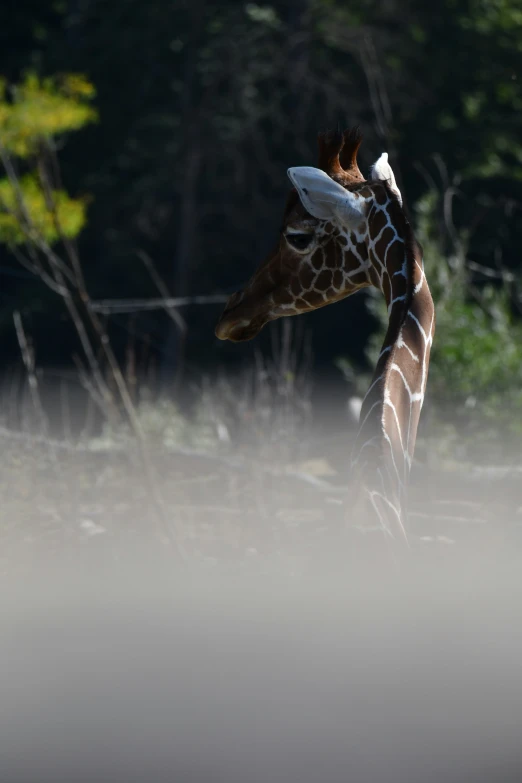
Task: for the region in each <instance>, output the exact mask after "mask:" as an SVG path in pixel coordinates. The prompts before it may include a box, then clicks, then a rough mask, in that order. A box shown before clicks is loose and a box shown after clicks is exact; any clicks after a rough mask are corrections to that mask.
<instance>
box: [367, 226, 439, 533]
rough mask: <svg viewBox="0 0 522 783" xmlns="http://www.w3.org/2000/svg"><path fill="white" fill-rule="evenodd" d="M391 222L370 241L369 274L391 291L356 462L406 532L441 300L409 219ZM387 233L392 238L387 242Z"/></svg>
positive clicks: (390, 518) (386, 522)
mask: <svg viewBox="0 0 522 783" xmlns="http://www.w3.org/2000/svg"><path fill="white" fill-rule="evenodd" d="M403 222H404V226H403V227H402V230H397V228H396V227H395V226H394V224H393V223H391V222H390V219H389V215H387V221H386V225H385V226H384V228H382V229H381V230H380V231H379V233H378V234H377V235H375V239H374V240H373V241H370V242H369V258H370V268H369V277H370V280H371V282H372V284H373V285H375V286H376V287H377V288H379V289H380V290H381V291H382V293H383V294H384V297H385V300H386V304H387V308H388V316H389V323H388V329H387V332H386V336H385V339H384V343H383V346H382V350H381V353H380V355H379V358H378V361H377V366H376V368H375V372H374V375H373V378H372V382H371V384H370V387H369V389H368V391H367V393H366V396H365V398H364V401H363V404H362V408H361V415H360V422H359V432H358V435H357V438H356V442H355V447H354V452H353V458H352V467H353V471H354V475H355V476H357V480H358V483H359V484H360V486H361V487H362V489H363V494H364V496H365V499H366V502H367V503H369V504H370V508H372V509H373V512H372V515H373V516H375V512H376V513H377V516H378V518H379V520H380V523H381V525H382V526H383V527H384V529H385V530H387V531H388V532H390V533H392V534H393V532H394V530H395V531H396V530H399V531H401V532H402V533H403V534H405V530H404V525H405V516H406V508H407V506H406V504H407V488H408V482H409V474H410V468H411V464H412V459H413V452H414V448H415V439H416V435H417V426H418V423H419V417H420V412H421V408H422V403H423V400H424V392H425V388H426V381H427V375H428V365H429V356H430V349H431V344H432V340H433V332H434V307H433V301H432V299H431V295H430V291H429V288H428V284H427V281H426V276H425V274H424V269H423V263H422V257H421V251H420V248H419V247H418V245H417V244H416V243H415V240H414V238H413V234H412V231H411V228H410V227H409V224H408V223H407V222H406V220H405V219H404V218H403ZM383 239H385V243H383Z"/></svg>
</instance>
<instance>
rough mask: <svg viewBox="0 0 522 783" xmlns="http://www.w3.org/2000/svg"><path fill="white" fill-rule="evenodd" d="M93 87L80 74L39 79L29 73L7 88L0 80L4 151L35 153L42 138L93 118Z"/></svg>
mask: <svg viewBox="0 0 522 783" xmlns="http://www.w3.org/2000/svg"><path fill="white" fill-rule="evenodd" d="M94 95H95V92H94V87H93V86H92V85H91V84H90V83H89V82H88V81H87V80H86V79H84V78H83V77H82V76H79V75H77V74H67V75H65V76H63V77H62V78H60V79H39V78H38V77H37V76H36V75H35V74H34V73H29V74H27V75H26V76H25V79H24V80H23V82H21V84H18V85H16V86H14V87H12V88H11V89H10V90H9V91H8V90H7V84H6V82H5V80H0V139H1V140H2V146H3V147H4V149H5V150H6V151H7V152H10V153H12V154H13V155H15V156H16V157H18V158H22V159H27V158H31V157H34V156H36V155H37V154H38V152H39V150H40V146H41V144H42V142H43V141H51V140H52V139H54V138H55V137H56V136H58V135H61V134H63V133H68V132H70V131H74V130H79V129H80V128H83V127H84V126H85V125H87V123H89V122H93V121H94V120H95V119H96V112H95V110H94V109H93V108H92V107H91V106H90V101H91V100H92V99H93V98H94Z"/></svg>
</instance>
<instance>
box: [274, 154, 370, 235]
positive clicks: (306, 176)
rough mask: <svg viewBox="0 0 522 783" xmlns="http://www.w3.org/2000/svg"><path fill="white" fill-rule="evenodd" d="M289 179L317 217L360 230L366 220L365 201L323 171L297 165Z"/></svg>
mask: <svg viewBox="0 0 522 783" xmlns="http://www.w3.org/2000/svg"><path fill="white" fill-rule="evenodd" d="M288 176H289V177H290V181H291V183H292V185H293V186H294V187H295V189H296V190H297V192H298V194H299V198H300V199H301V202H302V204H303V206H304V208H305V209H306V211H307V212H309V213H310V214H311V215H313V217H316V218H319V220H338V221H340V222H341V223H342V224H343V225H344V226H346V227H348V228H350V227H353V228H355V227H357V226H358V225H359V224H360V223H361V220H363V219H364V217H365V201H364V199H362V198H359V197H358V196H356V195H355V194H354V193H350V191H349V190H345V189H344V188H343V186H342V185H339V183H338V182H335V181H334V180H333V179H332V178H331V177H329V176H328V174H326V173H325V172H324V171H321V169H316V168H314V167H313V166H296V167H295V168H292V169H288Z"/></svg>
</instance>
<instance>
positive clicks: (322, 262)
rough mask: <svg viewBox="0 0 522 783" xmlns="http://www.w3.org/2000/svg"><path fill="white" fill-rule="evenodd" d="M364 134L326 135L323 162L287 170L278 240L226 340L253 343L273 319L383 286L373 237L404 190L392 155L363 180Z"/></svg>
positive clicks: (229, 315) (221, 333) (236, 297)
mask: <svg viewBox="0 0 522 783" xmlns="http://www.w3.org/2000/svg"><path fill="white" fill-rule="evenodd" d="M361 138H362V137H361V135H360V133H359V131H358V129H355V130H350V131H345V133H344V134H341V133H333V134H331V133H330V134H321V135H320V136H319V162H318V167H317V168H313V167H311V166H301V167H297V168H291V169H289V170H288V176H289V178H290V181H291V183H292V185H293V186H294V187H293V190H292V191H291V193H290V195H289V197H288V201H287V204H286V208H285V212H284V217H283V223H282V227H281V231H280V235H279V240H278V243H277V245H276V247H275V248H274V250H273V251H272V253H271V254H270V255H269V256H268V258H267V259H266V260H265V261H264V262H263V263H262V264H261V265H260V266H259V267H258V269H257V270H256V272H255V273H254V275H253V276H252V278H251V279H250V281H249V282H248V283H247V284H246V286H245V287H244V289H243V290H242V291H238V292H236V293H235V294H233V295H232V296H231V297H230V298H229V300H228V302H227V304H226V306H225V310H224V312H223V314H222V316H221V318H220V320H219V322H218V324H217V326H216V336H217V337H219V338H220V339H221V340H232V341H234V342H240V341H243V340H250V339H252V338H253V337H255V336H256V335H257V334H258V333H259V332H260V330H261V329H262V328H263V326H264V325H265V324H266V323H268V322H269V321H273V320H275V319H277V318H281V317H283V316H287V315H298V314H299V313H304V312H307V311H309V310H316V309H317V308H319V307H324V306H325V305H327V304H330V303H332V302H337V301H338V300H340V299H343V298H344V297H346V296H349V295H350V294H352V293H354V292H355V291H357V290H359V289H360V288H364V287H365V286H368V285H372V284H373V285H378V284H379V283H378V273H377V272H376V271H375V268H374V265H372V263H371V254H372V252H374V251H375V248H374V247H372V246H371V242H372V237H373V238H374V239H375V237H376V236H377V235H379V236H380V235H381V234H382V233H383V229H384V228H385V226H386V223H387V221H388V218H386V219H384V222H383V215H382V213H383V209H382V206H383V205H387V204H389V203H390V192H391V193H393V194H395V195H394V196H393V197H392V201H394V202H395V204H394V206H396V203H397V202H400V193H399V191H398V189H397V186H396V183H395V178H394V175H393V172H392V170H391V168H390V166H389V164H388V161H387V159H388V156H387V154H386V153H383V155H381V157H380V158H379V160H378V161H377V162H376V163H375V164H374V166H373V167H372V171H371V175H370V176H371V179H370V180H369V181H366V180H365V179H364V177H363V175H362V174H361V172H360V170H359V167H358V165H357V152H358V150H359V147H360V144H361ZM373 205H375V206H376V207H377V209H374V210H372V206H373ZM379 205H381V208H380V209H379ZM377 213H380V216H379V217H378V218H377ZM372 216H373V219H371V218H372Z"/></svg>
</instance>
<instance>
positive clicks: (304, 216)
mask: <svg viewBox="0 0 522 783" xmlns="http://www.w3.org/2000/svg"><path fill="white" fill-rule="evenodd" d="M361 142H362V135H361V133H360V132H359V129H358V128H355V129H351V130H347V131H345V132H344V133H340V132H335V133H325V134H319V160H318V166H317V168H314V167H311V166H298V167H295V168H290V169H289V170H288V176H289V178H290V181H291V184H292V185H293V188H292V190H291V192H290V195H289V197H288V200H287V204H286V208H285V211H284V217H283V223H282V227H281V230H280V235H279V239H278V242H277V244H276V246H275V248H274V250H273V251H272V253H271V254H270V255H269V256H268V258H267V259H266V260H265V261H264V262H263V263H262V264H261V265H260V266H259V267H258V269H257V270H256V272H255V273H254V274H253V276H252V278H251V279H250V281H249V282H248V283H247V284H246V286H245V287H244V289H243V290H242V291H239V292H236V293H235V294H233V295H232V296H231V297H230V298H229V300H228V302H227V304H226V306H225V309H224V311H223V313H222V315H221V318H220V320H219V322H218V324H217V326H216V332H215V333H216V336H217V337H218V338H219V339H221V340H232V341H235V342H239V341H243V340H250V339H252V338H253V337H255V336H256V335H257V334H258V333H259V331H260V330H261V329H262V328H263V326H264V325H265V324H266V323H268V322H269V321H273V320H275V319H278V318H281V317H284V316H291V315H298V314H300V313H306V312H308V311H311V310H315V309H317V308H319V307H324V306H325V305H328V304H331V303H334V302H338V301H339V300H341V299H344V298H345V297H347V296H350V295H351V294H353V293H355V292H356V291H359V290H360V289H362V288H365V287H368V286H374V287H375V288H377V289H378V290H379V291H380V292H381V293H382V294H383V295H384V298H385V301H386V305H387V312H388V328H387V331H386V336H385V338H384V343H383V345H382V350H381V352H380V355H379V357H378V360H377V364H376V367H375V371H374V374H373V378H372V381H371V384H370V386H369V388H368V391H367V393H366V396H365V397H364V400H363V403H362V407H361V411H360V418H359V429H358V433H357V436H356V440H355V445H354V448H353V453H352V463H351V464H352V484H353V487H354V488H355V490H356V492H357V495H356V500H354V508H356V509H357V512H356V513H355V512H354V513H355V516H356V517H357V519H362V520H364V521H363V524H369V523H370V521H377V522H378V524H379V526H380V528H381V529H382V530H383V531H384V532H385V533H386V534H387V535H389V536H390V537H391V539H397V538H398V539H399V540H402V541H403V542H405V543H406V544H408V537H407V535H406V527H407V526H406V517H407V493H408V483H409V476H410V469H411V465H412V458H413V452H414V447H415V439H416V435H417V426H418V422H419V417H420V412H421V408H422V404H423V400H424V393H425V389H426V382H427V376H428V365H429V357H430V349H431V345H432V342H433V335H434V329H435V311H434V305H433V301H432V298H431V294H430V290H429V287H428V283H427V280H426V275H425V273H424V264H423V259H422V250H421V247H420V245H419V244H418V243H417V241H416V239H415V236H414V234H413V230H412V228H411V225H410V223H409V222H408V219H407V217H406V214H405V210H404V207H403V203H402V196H401V193H400V191H399V189H398V187H397V184H396V181H395V177H394V174H393V171H392V169H391V167H390V165H389V163H388V155H387V153H383V154H382V155H381V156H380V158H379V159H378V160H377V161H376V163H375V164H374V165H373V166H372V168H371V171H370V177H369V179H368V180H366V179H365V178H364V177H363V175H362V174H361V171H360V169H359V166H358V163H357V154H358V151H359V147H360V145H361Z"/></svg>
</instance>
